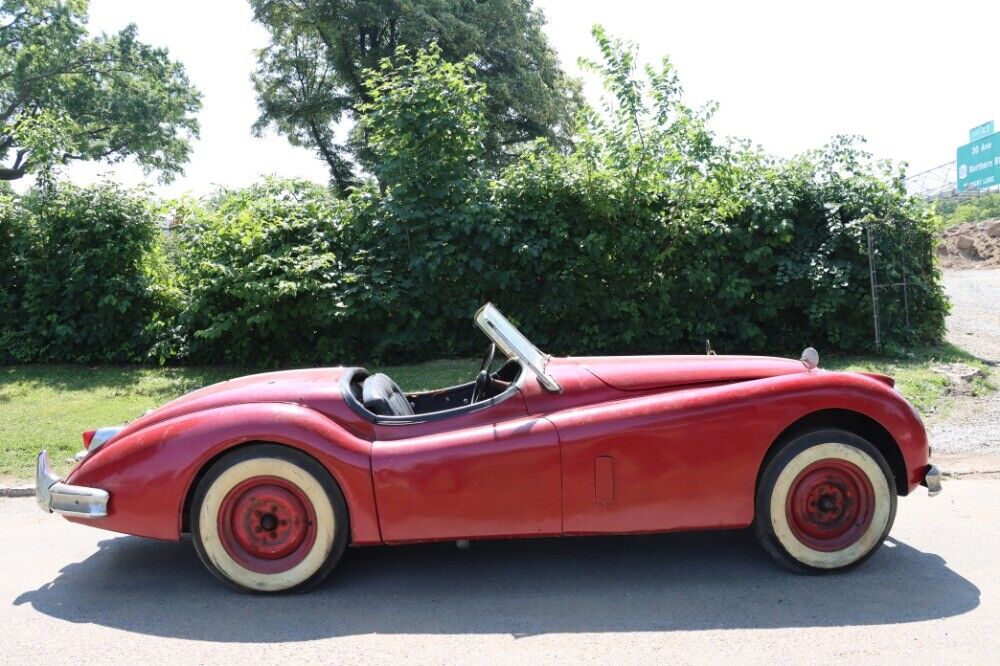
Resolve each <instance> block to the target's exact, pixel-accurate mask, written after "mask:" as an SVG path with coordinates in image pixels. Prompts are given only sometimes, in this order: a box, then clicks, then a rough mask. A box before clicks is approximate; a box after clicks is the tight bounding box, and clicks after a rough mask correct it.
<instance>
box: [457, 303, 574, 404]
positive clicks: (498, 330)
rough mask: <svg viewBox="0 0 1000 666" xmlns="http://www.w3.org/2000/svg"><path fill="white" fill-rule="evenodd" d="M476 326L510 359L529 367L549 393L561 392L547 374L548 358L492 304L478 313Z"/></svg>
mask: <svg viewBox="0 0 1000 666" xmlns="http://www.w3.org/2000/svg"><path fill="white" fill-rule="evenodd" d="M476 324H478V325H479V328H481V329H483V332H484V333H486V336H487V337H488V338H489V339H490V340H492V341H493V343H494V344H495V345H496V346H497V347H499V348H500V351H502V352H503V353H504V354H506V355H507V356H509V357H510V358H516V359H518V360H520V361H521V362H522V363H524V364H525V365H527V366H528V367H529V368H531V370H532V371H533V372H534V373H535V374H536V375H537V376H538V381H539V382H540V383H541V385H542V386H544V387H545V388H546V389H548V390H549V391H561V390H562V389H561V388H560V386H559V383H558V382H557V381H556V380H555V379H554V378H553V377H552V376H551V375H549V374H546V372H545V364H546V362H547V361H548V358H549V357H548V356H547V355H545V354H543V353H542V352H540V351H539V350H538V347H536V346H535V345H533V344H531V341H529V340H528V338H526V337H524V335H523V334H522V333H521V331H519V330H517V329H516V328H515V327H514V325H513V324H511V323H510V321H508V320H507V318H506V317H504V316H503V315H502V314H500V311H499V310H497V309H496V307H495V306H494V305H493V304H492V303H487V304H486V305H484V306H483V307H481V308H479V310H478V311H477V312H476Z"/></svg>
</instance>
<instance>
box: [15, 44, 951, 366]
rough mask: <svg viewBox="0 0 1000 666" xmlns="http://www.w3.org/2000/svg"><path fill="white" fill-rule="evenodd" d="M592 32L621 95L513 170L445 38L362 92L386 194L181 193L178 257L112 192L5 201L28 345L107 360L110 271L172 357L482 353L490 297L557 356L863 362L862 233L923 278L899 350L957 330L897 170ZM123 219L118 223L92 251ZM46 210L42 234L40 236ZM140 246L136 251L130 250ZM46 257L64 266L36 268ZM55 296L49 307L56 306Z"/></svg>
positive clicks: (889, 261)
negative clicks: (796, 140)
mask: <svg viewBox="0 0 1000 666" xmlns="http://www.w3.org/2000/svg"><path fill="white" fill-rule="evenodd" d="M595 38H596V40H597V44H598V46H599V48H600V51H601V56H602V57H601V59H600V61H598V62H596V63H591V64H590V66H591V67H592V68H593V69H594V71H595V72H596V73H597V74H598V75H599V76H600V78H601V79H602V80H603V82H604V85H605V92H606V95H605V99H604V100H603V104H602V105H601V107H600V108H596V109H589V108H587V109H584V110H582V112H581V113H580V115H579V116H578V119H577V124H576V126H575V127H576V129H575V131H574V145H573V147H572V149H570V150H566V149H564V148H562V147H560V146H558V145H554V144H553V143H552V142H550V141H548V140H545V139H539V140H536V141H534V142H532V143H531V144H530V145H529V146H528V147H527V148H526V149H525V150H524V151H522V152H521V153H520V154H519V155H518V156H517V158H516V159H515V160H514V161H513V162H512V163H511V164H509V165H508V166H506V167H504V168H503V169H501V170H500V171H499V172H495V171H493V170H491V169H489V168H486V167H485V166H484V165H486V164H487V162H488V156H487V153H488V150H487V144H488V141H487V139H486V137H487V136H488V134H487V132H486V130H485V129H484V127H485V125H486V122H487V120H486V119H487V118H488V104H487V101H488V89H486V88H484V84H483V83H482V81H480V79H479V75H478V73H477V71H476V68H475V67H474V65H473V63H472V61H459V62H451V61H449V60H448V59H447V58H446V56H445V54H444V52H443V50H442V49H439V48H438V47H436V46H433V45H431V46H429V47H427V48H425V49H417V50H416V51H413V52H410V51H408V50H407V51H400V52H399V53H397V54H395V56H394V57H392V58H386V59H384V61H383V62H382V63H381V64H380V65H379V66H378V67H377V68H376V69H374V70H370V71H369V72H368V73H367V74H366V82H365V91H366V96H367V98H368V100H369V101H368V102H366V103H365V104H364V105H363V108H362V111H363V114H364V120H363V122H362V123H361V125H360V132H361V134H362V136H363V137H364V138H365V150H366V151H368V154H370V155H371V156H372V159H373V163H374V164H376V165H377V173H378V175H379V177H380V179H381V180H382V183H383V185H384V187H383V188H378V187H375V186H374V185H371V184H368V185H365V186H362V187H359V188H356V189H354V190H353V191H352V193H351V194H350V196H348V197H343V196H342V195H340V194H338V193H335V192H333V191H331V190H328V189H326V188H323V187H320V186H316V185H311V184H308V183H303V182H299V181H280V180H268V181H266V182H264V183H263V184H261V185H258V186H254V187H252V188H247V189H245V190H236V191H222V192H220V193H218V194H217V195H216V196H214V197H212V198H210V199H209V200H207V201H205V202H195V201H183V202H180V203H177V204H175V205H174V207H173V209H174V213H173V218H174V224H173V225H172V227H171V229H172V230H171V231H170V232H169V234H168V235H167V242H166V246H167V248H168V252H167V253H166V254H167V256H169V257H171V261H170V262H163V261H161V260H160V257H161V256H162V255H163V253H162V252H161V251H160V250H159V249H158V248H159V245H160V244H158V243H153V244H152V246H149V244H148V243H147V241H145V240H143V241H142V242H137V241H136V240H135V239H134V238H133V237H132V236H131V235H130V234H132V233H133V232H132V231H128V230H129V229H133V230H136V231H135V233H137V234H138V232H139V230H141V229H142V228H145V227H142V226H141V225H139V226H138V227H136V226H133V225H132V224H131V223H126V221H127V220H128V219H133V220H137V219H140V217H139V216H138V213H135V214H129V215H121V214H119V213H114V212H115V211H121V210H123V209H124V210H133V209H132V208H131V207H130V206H132V204H128V205H127V206H126V205H125V203H127V202H124V203H123V202H118V203H115V201H114V200H113V198H112V199H111V200H109V201H108V202H107V203H101V204H100V206H97V204H98V201H99V196H100V197H104V196H106V195H105V194H102V193H98V192H93V193H92V192H91V191H90V190H86V191H80V190H70V191H69V192H68V193H67V192H63V191H62V190H61V189H60V190H58V191H57V194H56V195H54V196H55V199H53V205H54V206H55V209H56V210H63V209H65V210H67V211H70V212H71V213H72V214H71V215H70V213H66V214H60V215H55V216H54V215H52V214H49V213H45V214H42V213H40V212H31V211H42V210H43V208H44V207H42V206H41V203H40V202H44V201H46V196H53V195H46V194H45V190H44V189H40V190H37V191H36V192H35V193H33V194H31V195H29V196H28V197H27V198H20V199H19V198H17V197H11V196H9V195H8V196H7V197H6V198H4V197H3V196H0V262H6V263H7V265H8V266H12V267H14V268H13V269H11V270H4V266H2V265H0V287H2V288H3V289H4V298H2V299H0V308H2V307H7V308H8V311H12V312H13V314H12V315H11V321H13V322H15V329H14V330H15V331H16V330H19V329H17V328H16V327H17V326H18V325H19V324H17V323H16V322H19V321H25V316H26V315H27V316H28V320H30V321H33V322H36V323H34V324H32V325H31V327H30V328H28V329H25V330H29V331H31V334H30V335H29V336H28V337H26V338H17V337H16V336H15V342H16V341H19V340H21V341H23V340H27V342H26V343H25V344H28V345H29V347H28V349H29V350H30V349H31V347H30V345H31V344H34V343H35V342H34V341H36V340H39V341H41V344H42V345H43V346H42V348H41V351H39V350H37V349H36V350H35V351H34V352H32V353H30V354H23V353H21V354H18V356H17V357H18V358H70V359H72V358H78V357H83V358H94V357H95V356H94V355H95V354H96V353H97V352H96V351H95V349H94V348H93V347H87V346H82V347H81V346H80V345H81V344H84V342H85V343H86V345H90V344H92V343H93V344H97V343H98V342H99V341H91V339H90V338H86V339H84V341H83V342H81V340H80V339H79V338H77V337H74V335H76V334H81V335H82V334H83V332H89V331H91V330H95V329H94V324H93V323H92V322H91V321H90V320H89V319H85V317H89V316H91V315H90V312H91V309H94V308H96V310H97V311H98V312H103V313H105V314H104V315H102V316H107V314H108V312H109V311H108V310H107V308H108V307H112V306H108V305H107V303H112V304H120V303H122V300H121V299H122V297H121V295H120V294H121V293H122V291H123V289H124V287H123V286H116V285H131V287H130V289H132V291H130V292H128V293H131V294H133V295H132V296H130V297H129V298H128V303H129V307H128V308H127V313H128V317H124V318H123V319H122V321H123V325H124V324H127V325H125V327H124V328H121V329H114V330H113V331H112V330H111V329H108V328H107V326H108V324H105V327H106V328H104V329H100V330H102V331H104V332H103V333H102V334H107V335H111V334H112V333H114V335H118V334H119V333H121V332H122V331H131V332H132V334H133V335H141V336H142V337H138V338H136V339H139V340H144V341H145V343H144V344H146V345H147V347H145V349H146V350H147V353H151V354H152V356H153V357H154V358H158V359H161V360H173V359H179V360H188V361H197V362H217V361H218V360H226V361H230V362H239V363H249V364H253V365H265V364H275V365H277V364H284V363H288V362H294V363H352V364H353V363H368V362H378V361H388V360H402V359H413V358H414V357H416V358H426V357H428V356H433V357H448V356H464V355H470V354H472V353H476V352H479V351H481V347H482V346H483V343H484V341H483V339H482V337H481V336H479V335H476V334H474V333H472V328H471V327H472V324H471V322H470V315H471V313H472V312H473V311H474V310H475V308H476V307H477V306H479V305H481V304H482V303H483V302H485V301H487V300H490V301H493V302H495V303H496V304H497V305H498V306H499V307H500V308H501V310H503V311H504V312H505V313H506V314H508V315H509V316H511V318H512V319H513V320H514V321H515V322H516V323H518V324H519V325H520V326H522V328H523V329H524V330H525V332H526V333H527V334H528V336H529V337H530V338H532V339H533V340H534V341H535V342H536V343H537V344H539V345H540V347H541V348H543V349H545V351H546V352H550V353H554V354H643V353H670V352H681V353H693V352H694V353H696V352H699V351H701V350H703V349H704V344H705V339H706V338H707V339H710V340H711V342H712V346H713V347H714V348H715V349H716V350H718V351H719V352H722V353H767V354H798V353H799V352H800V351H801V349H802V348H803V347H804V346H806V345H813V346H815V347H817V348H818V349H819V350H820V351H821V353H822V352H826V351H830V350H844V351H868V350H870V349H871V348H872V347H873V336H872V334H871V330H872V329H871V325H872V324H871V322H872V309H871V308H872V306H871V300H870V285H869V281H868V269H869V263H868V249H867V244H866V240H867V231H868V229H871V230H872V231H873V234H874V235H876V236H877V237H878V238H881V239H884V240H886V243H885V244H884V245H883V246H882V247H878V248H876V262H877V264H878V267H879V271H880V272H881V275H882V277H883V278H885V280H884V281H885V282H886V283H887V284H892V283H897V282H899V281H900V279H899V278H900V277H901V276H903V275H905V276H906V280H907V283H908V285H909V292H908V302H907V307H908V308H909V320H910V324H909V325H904V323H905V317H904V316H903V314H902V313H901V312H900V311H899V307H901V304H894V303H892V302H891V301H890V300H889V299H886V300H885V301H884V302H883V305H882V309H881V312H880V315H881V317H882V321H883V323H884V327H883V330H882V333H883V343H884V344H885V348H886V349H888V350H891V351H897V352H898V351H901V350H903V349H906V348H907V347H910V346H912V345H916V344H921V343H928V342H937V341H939V340H940V338H941V335H942V333H943V326H944V316H945V314H946V312H947V301H946V299H945V297H944V294H943V292H942V289H941V285H940V283H939V275H938V272H937V270H936V267H935V264H934V246H935V230H936V226H935V223H934V221H933V219H932V217H931V215H930V213H929V211H928V210H927V207H926V206H925V205H924V203H923V202H921V201H919V200H917V199H915V198H912V197H908V196H907V195H906V192H905V188H904V187H903V173H902V171H901V170H900V169H898V168H896V167H893V166H892V165H891V164H888V163H885V162H879V161H875V160H873V159H872V157H871V156H870V155H868V154H867V153H866V152H865V151H864V150H863V148H862V145H861V143H860V142H859V140H858V139H856V138H852V137H837V138H835V139H834V140H833V141H832V142H831V143H830V144H829V145H827V146H824V147H823V148H822V149H820V150H816V151H812V152H809V153H806V154H804V155H801V156H798V157H796V158H794V159H790V160H783V159H777V158H774V157H772V156H769V155H767V154H764V153H762V152H761V151H760V150H759V149H752V148H751V147H750V146H749V145H748V144H744V143H732V144H727V143H723V142H720V141H718V140H717V139H716V138H715V137H714V136H713V135H712V133H711V132H710V131H709V130H708V128H707V120H708V118H709V116H710V113H711V111H712V109H711V107H709V108H706V109H700V110H696V109H692V108H690V107H689V106H687V105H686V104H685V103H684V100H683V95H682V89H681V86H680V84H679V82H678V79H677V76H676V73H675V71H674V69H673V67H672V65H671V64H670V62H669V61H664V62H662V63H661V64H660V65H659V66H657V67H650V68H645V69H644V70H643V71H641V72H640V71H639V70H638V67H637V65H636V58H635V49H634V47H633V46H631V45H629V44H626V43H623V42H620V41H618V40H615V39H612V38H611V37H609V36H608V35H606V34H604V32H603V31H601V30H599V29H598V30H596V31H595ZM98 195H99V196H98ZM25 201H32V202H35V203H32V204H31V205H26V204H25V203H24V202H25ZM128 201H131V199H129V200H128ZM85 203H86V205H84V204H85ZM95 207H96V210H105V209H107V210H108V211H109V213H108V215H111V214H112V213H114V214H115V215H117V217H114V218H109V217H107V216H106V215H104V214H103V213H102V214H98V213H96V212H90V211H91V209H92V208H95ZM21 210H28V211H29V213H30V215H28V222H27V223H26V224H25V223H22V222H21V221H20V220H21V218H22V217H23V213H22V212H19V211H21ZM135 210H138V209H135ZM112 219H113V220H114V224H117V225H119V226H122V227H123V231H122V232H121V233H122V234H123V235H120V236H113V237H112V238H113V244H114V246H115V247H114V248H105V249H104V250H103V251H102V252H99V253H98V252H96V251H95V249H94V248H95V246H96V245H95V244H96V243H98V239H99V238H100V237H101V234H108V233H109V231H108V227H107V225H108V224H111V223H112ZM41 220H47V222H45V223H44V224H45V225H47V226H45V227H44V229H45V230H46V231H45V232H44V233H39V232H36V231H33V230H34V229H42V228H43V227H42V226H40V225H41V224H42V222H41ZM69 220H73V223H74V224H75V225H77V226H80V227H85V228H80V229H74V228H73V227H72V225H70V224H69ZM25 229H27V230H28V233H27V234H26V233H25ZM126 232H127V233H126ZM143 233H145V232H143ZM25 238H27V241H25V240H24V239H25ZM44 238H51V239H52V240H51V241H46V242H42V240H41V239H44ZM136 238H138V236H137V237H136ZM142 238H146V237H145V236H142ZM39 248H42V251H41V254H40V250H39ZM46 248H47V249H46ZM893 248H898V249H900V250H904V251H898V252H897V251H893ZM126 250H127V254H128V255H129V257H144V259H143V260H142V262H141V263H130V262H129V261H127V260H126V259H125V258H123V257H119V256H118V255H117V254H113V253H114V252H119V251H122V252H125V251H126ZM46 252H48V253H52V255H51V256H52V260H51V262H50V261H48V260H47V261H39V260H38V257H48V256H49V255H47V254H45V253H46ZM105 253H107V254H105ZM115 257H117V258H115ZM98 259H100V261H98ZM117 262H120V263H121V266H122V267H121V268H117V267H116V263H117ZM50 263H51V264H53V265H57V266H58V268H57V269H51V268H49V266H50ZM17 266H25V268H24V269H23V272H19V271H21V269H19V268H17ZM140 266H141V267H142V269H141V270H140ZM164 266H166V267H164ZM64 267H71V268H64ZM116 271H117V272H116ZM10 273H13V274H14V275H15V276H18V275H21V276H24V277H23V279H20V278H18V277H15V278H14V279H11V278H9V274H10ZM96 273H99V274H101V275H102V276H115V278H116V280H117V279H118V277H119V276H120V275H124V276H125V278H122V279H124V282H117V281H115V280H92V279H91V277H90V276H91V275H92V274H96ZM141 276H152V278H151V282H149V281H147V282H143V281H142V279H146V278H142V279H140V278H141ZM3 279H6V281H3ZM32 285H38V287H33V286H32ZM107 289H110V290H111V294H112V296H113V300H110V301H105V296H106V290H107ZM45 294H48V295H49V298H51V299H52V300H50V301H42V300H36V301H32V300H31V299H41V298H42V295H45ZM141 294H146V296H144V297H142V298H140V295H141ZM143 299H145V300H143ZM32 303H35V304H32ZM76 303H89V304H91V307H90V308H81V307H77V306H76V305H74V304H76ZM5 304H6V305H5ZM136 304H142V305H136ZM133 307H134V308H136V309H135V310H132V309H131V308H133ZM46 308H47V309H48V310H47V311H48V312H50V313H55V315H54V316H55V319H53V320H48V319H45V318H43V317H41V316H40V314H41V313H43V312H45V311H46ZM74 308H75V309H74ZM101 308H104V309H103V310H102V309H101ZM132 313H135V318H132ZM141 313H147V314H145V315H142V314H141ZM32 317H33V318H32ZM143 317H145V319H143ZM3 326H4V322H3V321H2V320H0V330H2V329H3ZM60 326H61V327H62V328H59V327H60ZM61 331H62V332H61ZM109 331H111V332H109ZM136 331H138V333H136ZM63 332H70V333H72V332H77V333H73V334H70V333H66V334H65V335H64V333H63ZM56 333H57V334H58V335H54V334H56ZM8 334H9V331H8ZM3 335H4V333H2V332H0V337H2V336H3ZM59 335H63V337H58V336H59ZM154 337H155V339H156V340H157V342H156V344H155V345H153V344H152V340H153V338H154ZM129 339H131V338H129ZM116 340H118V338H114V340H112V341H106V342H104V343H102V344H107V345H110V347H109V349H110V350H112V351H110V352H107V355H106V357H108V358H118V357H120V355H121V349H122V347H120V346H114V345H117V344H120V343H121V341H118V342H115V341H116ZM50 341H51V344H50ZM60 345H62V346H60ZM5 348H9V349H20V347H18V346H16V345H14V346H8V347H5ZM129 349H130V351H129V352H128V354H132V353H141V352H140V351H135V349H134V348H129ZM116 350H117V351H116ZM7 353H9V352H7Z"/></svg>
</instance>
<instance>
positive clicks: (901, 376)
mask: <svg viewBox="0 0 1000 666" xmlns="http://www.w3.org/2000/svg"><path fill="white" fill-rule="evenodd" d="M955 362H961V363H967V364H969V365H973V366H976V367H981V368H984V369H985V365H984V364H983V363H982V362H981V361H979V360H977V359H976V358H974V357H972V356H970V355H969V354H967V353H965V352H963V351H961V350H960V349H958V348H957V347H953V346H951V345H943V346H940V347H929V348H926V349H921V350H918V351H916V352H914V353H913V355H912V357H907V358H903V359H886V358H874V357H872V358H867V357H829V358H824V359H823V360H822V361H821V363H820V364H821V366H822V367H825V368H829V369H837V370H858V371H864V372H879V373H883V374H887V375H892V376H894V377H895V378H896V381H897V386H898V387H899V390H900V391H901V392H902V393H903V395H905V396H906V397H907V398H909V399H910V400H911V401H912V402H913V403H914V405H915V406H916V407H917V409H918V410H920V411H921V412H922V413H925V414H926V413H929V412H931V411H935V410H939V409H941V408H942V407H943V406H944V405H946V404H947V398H948V393H949V386H948V383H947V381H946V380H945V379H944V377H942V376H941V375H939V374H937V373H935V372H934V371H933V370H932V369H931V367H932V366H934V365H936V364H938V363H955ZM379 370H381V371H383V372H386V373H387V374H389V375H390V376H391V377H393V378H394V379H396V380H397V381H398V382H399V383H400V384H401V385H402V386H403V388H404V389H406V390H410V391H418V390H426V389H431V388H436V387H442V386H451V385H454V384H457V383H459V382H461V381H467V380H469V379H471V378H472V377H474V376H475V373H476V371H477V370H478V361H477V360H472V359H466V360H452V361H434V362H430V363H422V364H419V365H405V366H395V367H385V368H379ZM250 372H253V370H251V369H247V368H235V367H222V368H129V367H99V368H88V367H80V366H44V365H36V366H13V367H0V483H4V482H11V481H14V480H21V481H25V480H30V479H31V478H32V476H33V474H34V460H35V455H36V454H37V453H38V451H39V450H41V449H43V448H46V449H48V450H49V452H50V454H51V457H52V461H53V466H54V467H55V469H56V471H57V473H60V474H62V473H65V472H66V471H67V470H68V469H69V467H70V466H71V462H70V458H71V457H72V456H73V454H74V453H76V452H77V451H79V450H80V448H81V446H82V444H81V442H80V433H82V432H83V431H84V430H87V429H90V428H95V427H100V426H104V425H113V424H117V423H124V422H126V421H130V420H132V419H134V418H136V416H138V415H139V414H141V413H142V412H144V411H145V410H147V409H149V408H150V407H155V406H157V405H160V404H162V403H164V402H166V401H167V400H170V399H172V398H174V397H176V396H179V395H181V394H183V393H187V392H188V391H192V390H194V389H196V388H199V387H202V386H205V385H207V384H212V383H214V382H218V381H223V380H225V379H229V378H231V377H238V376H240V375H245V374H249V373H250ZM992 388H993V387H992V386H991V385H990V383H989V379H982V380H976V382H975V383H974V384H973V386H972V390H973V391H975V392H980V393H985V392H988V391H990V390H992Z"/></svg>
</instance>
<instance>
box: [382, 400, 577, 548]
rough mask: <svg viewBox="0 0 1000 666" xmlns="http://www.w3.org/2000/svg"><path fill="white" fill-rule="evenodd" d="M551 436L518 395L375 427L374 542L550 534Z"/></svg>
mask: <svg viewBox="0 0 1000 666" xmlns="http://www.w3.org/2000/svg"><path fill="white" fill-rule="evenodd" d="M560 475H561V470H560V460H559V439H558V436H557V435H556V431H555V427H554V426H553V425H552V423H550V422H549V421H547V420H545V419H544V418H540V417H532V416H529V415H528V413H527V409H526V407H525V403H524V399H523V397H522V396H521V394H520V393H519V392H515V393H514V395H512V396H511V397H509V398H507V399H506V400H504V401H503V402H501V403H499V404H495V405H492V406H489V407H485V408H483V409H481V410H474V411H471V412H468V413H464V414H459V415H455V416H451V417H448V418H444V419H440V420H434V421H429V422H425V423H377V424H376V425H375V441H374V443H373V445H372V476H373V479H374V485H375V497H376V502H377V504H378V514H379V524H380V526H381V530H382V539H383V540H384V541H386V542H388V543H393V542H404V541H423V540H432V539H464V538H476V537H512V536H539V535H546V534H548V535H554V534H559V533H560V532H561V530H562V505H561V502H562V500H561V489H560V483H561V481H560Z"/></svg>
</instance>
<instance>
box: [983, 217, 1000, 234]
mask: <svg viewBox="0 0 1000 666" xmlns="http://www.w3.org/2000/svg"><path fill="white" fill-rule="evenodd" d="M986 235H987V236H989V237H990V238H1000V220H996V221H995V222H994V223H993V224H991V225H990V226H989V227H987V229H986Z"/></svg>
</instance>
